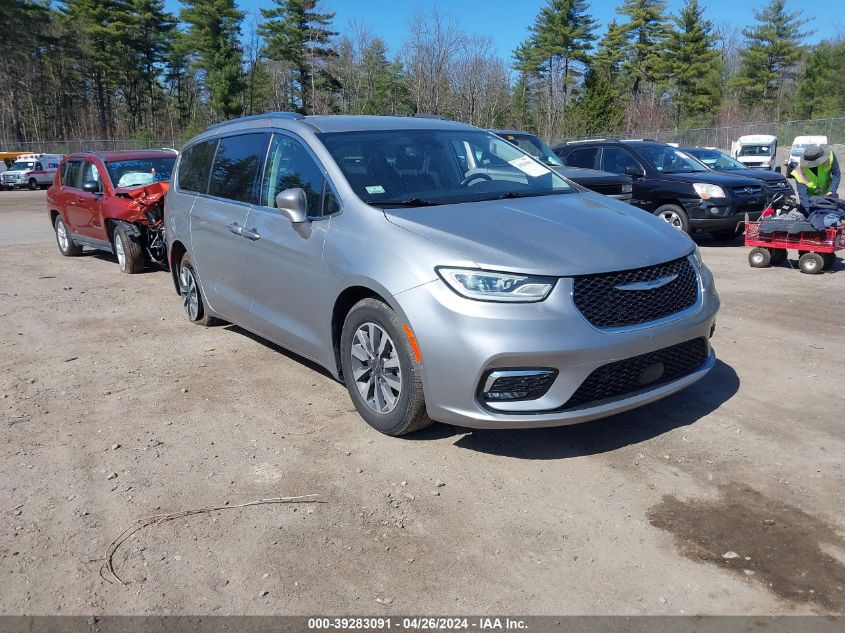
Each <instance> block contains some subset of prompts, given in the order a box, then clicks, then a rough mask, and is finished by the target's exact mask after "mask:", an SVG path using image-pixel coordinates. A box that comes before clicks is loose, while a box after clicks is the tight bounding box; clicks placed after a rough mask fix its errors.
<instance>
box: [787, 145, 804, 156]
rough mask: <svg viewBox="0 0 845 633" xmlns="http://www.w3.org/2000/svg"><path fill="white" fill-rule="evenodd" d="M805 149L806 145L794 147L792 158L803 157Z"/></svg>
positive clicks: (791, 153)
mask: <svg viewBox="0 0 845 633" xmlns="http://www.w3.org/2000/svg"><path fill="white" fill-rule="evenodd" d="M805 149H807V146H806V145H793V146H792V151H791V152H790V155H791V156H803V155H804V150H805Z"/></svg>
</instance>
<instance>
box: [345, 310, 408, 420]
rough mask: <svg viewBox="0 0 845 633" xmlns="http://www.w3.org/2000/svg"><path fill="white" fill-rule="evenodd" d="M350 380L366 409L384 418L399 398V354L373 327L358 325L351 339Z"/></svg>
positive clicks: (400, 371) (400, 373)
mask: <svg viewBox="0 0 845 633" xmlns="http://www.w3.org/2000/svg"><path fill="white" fill-rule="evenodd" d="M351 355H352V377H353V379H354V380H355V386H356V387H357V388H358V392H359V393H360V394H361V398H363V400H364V402H366V403H367V406H368V407H369V408H370V409H372V410H373V411H375V412H376V413H381V414H386V413H390V412H391V411H393V409H395V408H396V405H397V403H398V402H399V398H400V396H401V395H402V367H401V364H400V362H399V352H398V351H397V350H396V345H395V344H394V343H393V339H391V338H390V335H389V334H388V333H387V332H385V331H384V329H383V328H382V327H381V326H379V325H378V324H376V323H372V322H367V323H364V324H362V325H361V326H360V327H359V328H358V330H357V331H356V332H355V335H354V336H353V337H352V350H351Z"/></svg>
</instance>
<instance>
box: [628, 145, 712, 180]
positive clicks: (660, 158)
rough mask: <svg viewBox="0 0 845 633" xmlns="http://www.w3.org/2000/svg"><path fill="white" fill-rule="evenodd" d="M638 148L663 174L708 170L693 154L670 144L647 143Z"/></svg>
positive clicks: (650, 163)
mask: <svg viewBox="0 0 845 633" xmlns="http://www.w3.org/2000/svg"><path fill="white" fill-rule="evenodd" d="M637 149H638V151H639V153H640V154H641V155H642V157H643V158H645V160H646V161H648V163H649V165H651V166H652V167H653V168H654V169H656V170H657V171H659V172H660V173H661V174H677V173H681V172H690V171H707V167H705V166H704V165H702V164H701V163H699V162H698V161H697V160H696V159H694V158H693V157H692V156H689V155H688V154H685V153H684V152H682V151H680V150H677V149H675V148H674V147H669V146H668V145H646V146H643V147H639V148H637Z"/></svg>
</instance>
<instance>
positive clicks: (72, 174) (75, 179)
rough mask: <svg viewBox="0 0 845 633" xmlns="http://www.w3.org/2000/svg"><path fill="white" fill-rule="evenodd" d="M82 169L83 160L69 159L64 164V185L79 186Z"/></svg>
mask: <svg viewBox="0 0 845 633" xmlns="http://www.w3.org/2000/svg"><path fill="white" fill-rule="evenodd" d="M81 171H82V161H81V160H69V161H67V162H66V163H65V164H64V165H62V186H63V187H79V175H80V172H81Z"/></svg>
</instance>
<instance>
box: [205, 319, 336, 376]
mask: <svg viewBox="0 0 845 633" xmlns="http://www.w3.org/2000/svg"><path fill="white" fill-rule="evenodd" d="M221 327H222V328H223V329H224V330H226V331H227V332H234V333H236V334H240V335H241V336H245V337H246V338H248V339H250V340H253V341H255V342H256V343H260V344H261V345H263V346H264V347H266V348H267V349H271V350H273V351H274V352H276V353H278V354H281V355H282V356H284V357H285V358H289V359H291V360H292V361H294V362H296V363H299V364H300V365H302V366H303V367H307V368H308V369H310V370H312V371H315V372H317V373H318V374H321V375H323V376H325V377H326V378H330V379H331V380H333V381H335V382H338V380H337V379H336V378H335V377H334V376H332V374H331V372H330V371H329V370H328V369H326V368H325V367H323V366H322V365H320V364H318V363H315V362H314V361H313V360H311V359H309V358H305V357H304V356H300V355H299V354H297V353H295V352H292V351H290V350H288V349H285V348H284V347H280V346H279V345H276V344H275V343H273V342H272V341H268V340H267V339H266V338H261V337H260V336H259V335H258V334H253V333H252V332H250V331H249V330H245V329H244V328H242V327H241V326H239V325H234V324H233V323H226V324H225V325H223V326H221ZM338 384H342V383H339V382H338Z"/></svg>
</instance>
